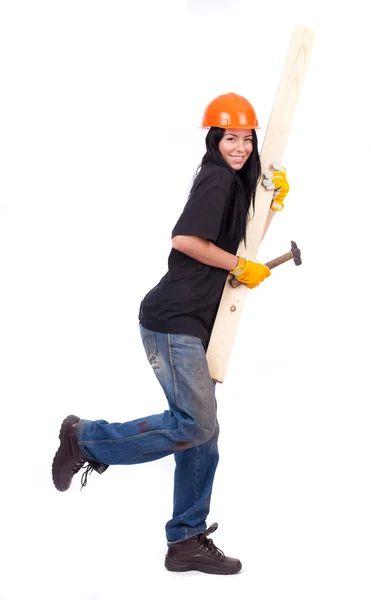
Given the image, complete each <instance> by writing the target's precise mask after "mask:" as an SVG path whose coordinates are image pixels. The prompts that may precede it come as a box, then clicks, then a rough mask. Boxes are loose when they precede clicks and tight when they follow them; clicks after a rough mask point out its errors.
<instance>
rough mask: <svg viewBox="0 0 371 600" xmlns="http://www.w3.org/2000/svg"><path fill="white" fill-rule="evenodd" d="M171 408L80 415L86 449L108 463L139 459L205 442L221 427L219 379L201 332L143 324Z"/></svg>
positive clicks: (81, 442) (145, 341)
mask: <svg viewBox="0 0 371 600" xmlns="http://www.w3.org/2000/svg"><path fill="white" fill-rule="evenodd" d="M140 330H141V335H142V340H143V344H144V347H145V350H146V353H147V357H148V360H149V362H150V364H151V365H152V368H153V370H154V372H155V374H156V377H157V379H158V380H159V382H160V384H161V385H162V387H163V390H164V392H165V395H166V397H167V400H168V404H169V410H165V412H164V413H162V414H157V415H151V416H148V417H144V418H141V419H136V420H134V421H128V422H126V423H108V422H107V421H102V420H100V421H87V420H81V421H80V422H79V426H78V443H79V446H80V450H81V452H82V454H83V455H84V456H85V457H86V458H87V459H88V460H92V461H94V462H96V463H103V464H106V465H114V464H135V463H142V462H148V461H152V460H156V459H159V458H162V457H163V456H168V455H169V454H172V453H174V452H176V451H178V450H184V449H189V448H193V447H195V446H198V445H200V444H205V443H206V442H208V441H209V440H210V438H211V437H212V436H213V434H214V431H215V427H216V422H217V421H216V403H215V394H214V384H213V382H212V379H211V377H210V374H209V371H208V367H207V362H206V357H205V351H204V348H203V346H202V343H201V341H200V340H199V338H197V337H194V336H189V335H176V334H163V333H155V332H152V331H149V330H147V329H144V328H143V327H141V328H140Z"/></svg>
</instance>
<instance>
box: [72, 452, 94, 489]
mask: <svg viewBox="0 0 371 600" xmlns="http://www.w3.org/2000/svg"><path fill="white" fill-rule="evenodd" d="M84 465H85V469H84V471H83V473H82V475H81V488H80V492H81V490H82V488H83V487H85V486H86V484H87V482H88V475H89V474H90V473H91V472H92V471H93V470H94V469H93V467H92V465H91V464H90V463H89V461H87V460H86V459H85V458H82V459H80V460H78V461H76V463H75V465H74V466H73V467H72V473H73V474H74V475H76V473H78V472H79V471H80V469H82V468H83V467H84Z"/></svg>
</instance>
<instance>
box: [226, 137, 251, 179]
mask: <svg viewBox="0 0 371 600" xmlns="http://www.w3.org/2000/svg"><path fill="white" fill-rule="evenodd" d="M219 150H220V153H221V155H222V157H223V158H224V160H225V162H226V163H228V165H229V166H230V167H232V169H235V170H236V171H239V170H240V169H242V167H243V166H244V164H245V163H246V161H247V159H248V158H249V156H250V154H251V152H252V151H253V137H252V129H226V130H225V132H224V135H223V137H222V139H221V140H220V142H219Z"/></svg>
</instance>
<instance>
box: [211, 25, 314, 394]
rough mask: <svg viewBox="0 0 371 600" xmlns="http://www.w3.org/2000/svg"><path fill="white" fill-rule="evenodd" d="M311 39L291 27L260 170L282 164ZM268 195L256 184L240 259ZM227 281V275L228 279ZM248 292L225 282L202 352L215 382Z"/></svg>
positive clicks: (249, 251) (247, 253)
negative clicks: (290, 35) (290, 36)
mask: <svg viewBox="0 0 371 600" xmlns="http://www.w3.org/2000/svg"><path fill="white" fill-rule="evenodd" d="M314 36H315V34H314V32H313V31H311V30H310V29H306V28H304V27H294V31H293V35H292V38H291V43H290V46H289V49H288V53H287V57H286V61H285V65H284V68H283V71H282V75H281V79H280V82H279V85H278V90H277V94H276V98H275V100H274V103H273V108H272V112H271V116H270V119H269V122H268V126H267V131H266V134H265V137H264V142H263V145H262V149H261V152H260V158H261V162H262V168H263V171H264V170H267V169H270V168H271V165H272V163H273V162H274V161H277V162H278V163H280V164H282V160H283V157H284V151H285V148H286V144H287V140H288V137H289V133H290V129H291V124H292V121H293V118H294V114H295V109H296V106H297V103H298V99H299V94H300V90H301V87H302V84H303V80H304V76H305V72H306V69H307V65H308V60H309V56H310V52H311V49H312V46H313V42H314ZM272 196H273V192H272V191H267V190H266V189H265V187H264V186H263V185H262V184H259V185H258V189H257V193H256V201H255V214H254V215H253V216H252V214H250V217H251V218H250V220H249V224H248V227H247V243H246V246H245V245H244V244H241V245H240V247H239V249H238V251H237V253H238V254H239V255H240V256H244V257H249V258H252V259H254V258H255V257H256V255H257V252H258V249H259V246H260V243H261V240H262V236H263V232H264V227H265V224H266V220H267V216H268V213H269V208H270V204H271V201H272ZM229 278H230V276H228V279H229ZM253 291H254V290H252V292H253ZM248 293H251V290H248V289H247V287H246V286H245V285H241V286H239V287H237V288H233V287H232V286H231V285H230V284H229V281H228V280H227V281H226V285H225V287H224V291H223V295H222V298H221V301H220V305H219V309H218V313H217V316H216V320H215V323H214V327H213V331H212V334H211V338H210V343H209V346H208V349H207V353H206V358H207V361H208V365H209V370H210V374H211V377H212V378H213V379H214V380H215V381H217V382H219V383H223V381H224V378H225V374H226V371H227V367H228V363H229V359H230V356H231V353H232V349H233V343H234V340H235V336H236V332H237V327H238V323H239V320H240V316H241V312H242V309H243V306H244V302H245V299H246V295H247V294H248Z"/></svg>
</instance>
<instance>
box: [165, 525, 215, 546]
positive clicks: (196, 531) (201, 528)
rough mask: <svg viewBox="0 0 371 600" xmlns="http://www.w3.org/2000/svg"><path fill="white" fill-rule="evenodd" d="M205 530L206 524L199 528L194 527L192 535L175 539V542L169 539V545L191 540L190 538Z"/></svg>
mask: <svg viewBox="0 0 371 600" xmlns="http://www.w3.org/2000/svg"><path fill="white" fill-rule="evenodd" d="M205 531H206V525H204V526H203V527H199V528H198V529H194V530H193V533H192V535H184V536H183V537H182V538H180V539H179V540H175V542H169V540H168V541H167V545H168V547H169V548H170V546H174V544H179V543H180V542H185V541H186V540H189V539H191V538H193V537H195V536H196V535H199V534H200V533H204V532H205Z"/></svg>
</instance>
